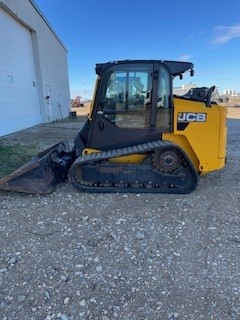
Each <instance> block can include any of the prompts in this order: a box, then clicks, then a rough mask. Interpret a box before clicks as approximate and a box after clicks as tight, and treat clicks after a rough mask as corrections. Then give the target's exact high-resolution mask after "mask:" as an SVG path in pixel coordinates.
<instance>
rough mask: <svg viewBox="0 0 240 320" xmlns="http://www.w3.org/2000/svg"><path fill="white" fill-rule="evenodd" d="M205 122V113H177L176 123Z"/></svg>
mask: <svg viewBox="0 0 240 320" xmlns="http://www.w3.org/2000/svg"><path fill="white" fill-rule="evenodd" d="M206 120H207V114H206V113H197V112H179V113H178V121H184V122H205V121H206Z"/></svg>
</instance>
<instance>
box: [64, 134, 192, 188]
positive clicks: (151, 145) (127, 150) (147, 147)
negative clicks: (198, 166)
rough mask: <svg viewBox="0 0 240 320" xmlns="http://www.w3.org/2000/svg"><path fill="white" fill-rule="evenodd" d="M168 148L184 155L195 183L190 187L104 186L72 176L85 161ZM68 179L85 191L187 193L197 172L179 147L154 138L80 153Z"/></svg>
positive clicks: (97, 160)
mask: <svg viewBox="0 0 240 320" xmlns="http://www.w3.org/2000/svg"><path fill="white" fill-rule="evenodd" d="M159 148H160V149H169V148H174V149H177V150H178V151H179V152H180V153H181V154H182V155H183V157H184V159H185V162H186V164H187V167H188V170H189V171H190V172H191V174H192V176H193V178H194V180H195V183H194V184H191V188H190V189H187V190H186V189H184V188H183V189H182V188H161V187H158V188H142V187H141V188H132V187H131V186H130V187H129V186H126V187H122V188H119V187H114V186H113V187H104V186H88V185H84V184H82V183H79V182H78V181H76V179H75V177H74V171H75V169H77V168H78V167H79V166H81V165H83V164H85V163H87V162H94V163H97V162H99V161H102V160H108V159H110V158H115V157H122V156H127V155H131V154H147V153H149V152H151V151H154V150H155V149H159ZM69 180H70V182H71V184H72V185H73V186H74V187H75V188H77V189H79V190H81V191H85V192H134V193H143V192H144V193H145V192H146V193H189V192H191V191H193V190H194V189H195V188H196V186H197V183H198V174H197V172H196V170H195V168H194V167H193V166H192V164H191V161H190V160H189V158H188V156H187V155H186V154H185V153H184V152H183V150H182V149H180V148H179V147H178V146H177V145H175V144H174V143H172V142H170V141H162V140H155V141H150V142H146V143H142V144H138V145H134V146H131V147H124V148H119V149H112V150H107V151H101V152H94V153H90V154H86V155H82V156H80V157H78V158H77V159H76V160H75V162H74V163H73V165H72V166H71V168H70V170H69Z"/></svg>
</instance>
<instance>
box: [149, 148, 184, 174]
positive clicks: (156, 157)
mask: <svg viewBox="0 0 240 320" xmlns="http://www.w3.org/2000/svg"><path fill="white" fill-rule="evenodd" d="M152 159H153V166H154V168H155V169H156V170H158V171H160V172H165V173H172V172H174V171H175V170H176V169H177V168H179V166H180V165H181V162H182V159H181V156H180V154H179V153H178V152H177V150H174V149H163V150H162V149H157V150H155V151H154V153H153V158H152Z"/></svg>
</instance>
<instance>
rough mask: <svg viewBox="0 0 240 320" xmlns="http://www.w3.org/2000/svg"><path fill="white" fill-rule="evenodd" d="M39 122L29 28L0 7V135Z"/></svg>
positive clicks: (39, 115)
mask: <svg viewBox="0 0 240 320" xmlns="http://www.w3.org/2000/svg"><path fill="white" fill-rule="evenodd" d="M39 123H41V114H40V107H39V98H38V88H37V81H36V72H35V66H34V58H33V47H32V39H31V32H30V31H29V30H28V29H27V28H25V27H24V26H23V25H22V24H20V23H19V22H18V21H16V20H15V19H14V18H12V17H11V16H10V15H9V14H8V13H7V12H5V11H4V10H3V9H1V8H0V136H3V135H6V134H9V133H12V132H16V131H19V130H21V129H25V128H28V127H31V126H34V125H36V124H39Z"/></svg>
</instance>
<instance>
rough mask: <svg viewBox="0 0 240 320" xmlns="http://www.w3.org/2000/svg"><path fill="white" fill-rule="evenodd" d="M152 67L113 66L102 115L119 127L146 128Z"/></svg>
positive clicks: (102, 105)
mask: <svg viewBox="0 0 240 320" xmlns="http://www.w3.org/2000/svg"><path fill="white" fill-rule="evenodd" d="M151 70H152V66H151V65H146V66H144V67H143V66H137V65H136V66H134V65H133V66H129V65H128V66H126V67H125V68H123V69H119V67H118V68H116V69H115V68H114V67H113V68H112V70H111V71H112V72H111V73H110V75H109V78H108V80H107V88H106V93H105V97H104V99H103V103H101V107H102V111H103V114H104V117H105V118H107V119H108V120H109V121H111V122H112V123H114V124H115V125H116V126H117V127H120V128H148V127H149V123H150V109H151V87H152V76H151V73H152V71H151Z"/></svg>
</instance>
